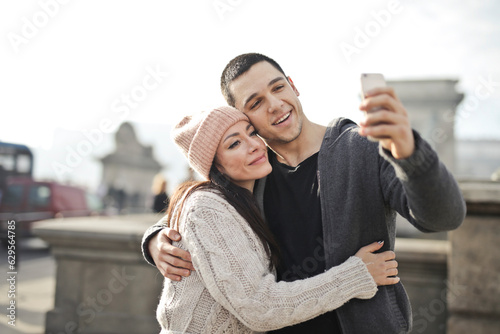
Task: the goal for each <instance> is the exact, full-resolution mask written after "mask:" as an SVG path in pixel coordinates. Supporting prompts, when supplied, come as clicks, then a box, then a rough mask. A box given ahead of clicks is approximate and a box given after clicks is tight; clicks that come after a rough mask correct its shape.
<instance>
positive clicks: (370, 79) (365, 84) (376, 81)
mask: <svg viewBox="0 0 500 334" xmlns="http://www.w3.org/2000/svg"><path fill="white" fill-rule="evenodd" d="M386 86H387V84H386V83H385V78H384V76H383V75H382V74H381V73H362V74H361V97H362V98H363V99H364V98H365V95H366V92H368V91H369V90H372V89H374V88H378V87H386Z"/></svg>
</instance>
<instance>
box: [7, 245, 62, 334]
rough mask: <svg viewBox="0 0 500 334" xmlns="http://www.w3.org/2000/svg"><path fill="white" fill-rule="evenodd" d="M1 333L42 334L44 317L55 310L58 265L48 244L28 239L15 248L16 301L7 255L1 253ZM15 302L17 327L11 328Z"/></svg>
mask: <svg viewBox="0 0 500 334" xmlns="http://www.w3.org/2000/svg"><path fill="white" fill-rule="evenodd" d="M0 254H1V255H0V271H1V273H2V275H1V276H2V279H1V281H0V282H1V283H0V333H2V334H21V333H22V334H43V333H44V332H45V313H46V312H47V311H48V310H50V309H52V308H53V306H54V291H55V262H54V260H53V258H52V256H51V255H50V251H49V249H48V248H47V246H46V244H45V243H44V242H43V241H41V240H40V239H36V238H33V239H26V240H21V241H19V242H18V245H17V247H16V265H17V274H16V275H14V276H15V278H16V280H15V290H16V292H15V297H13V298H11V297H9V288H10V284H9V282H8V281H7V279H8V278H9V277H10V276H11V275H10V274H7V273H8V272H10V270H9V268H8V263H7V256H8V254H7V252H6V249H5V248H4V247H2V250H1V253H0ZM12 300H15V305H16V310H15V317H16V319H15V326H11V325H9V324H8V322H9V321H10V319H9V318H8V317H7V315H8V314H9V310H8V309H7V307H9V305H10V304H9V303H10V302H11V301H12Z"/></svg>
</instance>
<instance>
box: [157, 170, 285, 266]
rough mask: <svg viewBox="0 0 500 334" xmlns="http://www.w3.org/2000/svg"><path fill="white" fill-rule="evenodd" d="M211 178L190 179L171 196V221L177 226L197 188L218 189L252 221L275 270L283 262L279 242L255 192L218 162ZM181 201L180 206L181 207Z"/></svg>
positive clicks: (248, 220) (170, 222) (171, 223)
mask: <svg viewBox="0 0 500 334" xmlns="http://www.w3.org/2000/svg"><path fill="white" fill-rule="evenodd" d="M209 178H210V181H201V182H200V181H198V182H196V181H188V182H184V183H182V184H181V185H179V186H178V187H177V189H176V190H175V192H174V193H173V195H172V197H171V199H170V204H169V206H168V209H167V219H166V220H167V225H168V226H169V227H173V222H179V217H180V215H181V212H182V209H183V207H184V203H185V201H186V199H187V198H188V197H189V196H190V195H191V194H192V193H193V192H195V191H196V190H199V189H215V190H218V191H219V192H220V193H221V194H222V196H223V197H224V199H225V200H226V201H227V202H228V203H229V204H231V205H232V206H233V207H234V208H235V209H236V211H237V212H238V213H239V214H240V215H241V216H242V217H243V218H244V219H245V220H246V221H247V222H248V224H249V225H250V228H251V229H252V230H253V231H254V232H255V234H256V235H257V236H258V238H259V240H260V241H261V242H262V245H263V246H264V249H265V251H266V254H267V256H268V257H269V269H270V270H272V268H273V267H276V268H277V267H278V265H279V247H278V243H277V242H276V240H275V239H274V236H273V234H272V232H271V230H270V229H269V226H268V225H267V223H266V222H265V221H264V219H263V218H262V215H261V213H260V210H259V207H258V205H257V201H256V200H255V198H254V197H253V195H252V193H251V192H250V191H248V190H247V189H244V188H242V187H239V186H237V185H236V184H234V183H232V182H230V181H229V179H228V178H227V177H225V176H224V175H223V174H222V173H221V172H220V171H219V170H218V169H217V167H215V165H214V164H213V165H212V168H211V169H210V174H209ZM178 205H179V207H177V206H178ZM176 208H177V209H176ZM174 213H175V217H174ZM179 223H180V222H179ZM177 228H178V226H177Z"/></svg>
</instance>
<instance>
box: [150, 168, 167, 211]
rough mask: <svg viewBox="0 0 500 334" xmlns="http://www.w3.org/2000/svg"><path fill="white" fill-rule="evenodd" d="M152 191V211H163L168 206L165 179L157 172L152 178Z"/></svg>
mask: <svg viewBox="0 0 500 334" xmlns="http://www.w3.org/2000/svg"><path fill="white" fill-rule="evenodd" d="M151 190H152V191H153V194H154V197H153V207H152V209H153V211H154V212H165V211H166V210H167V207H168V203H169V197H168V194H167V180H165V178H164V177H163V175H161V174H157V175H156V176H155V177H154V179H153V185H152V187H151Z"/></svg>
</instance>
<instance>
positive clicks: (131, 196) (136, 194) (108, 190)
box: [100, 123, 162, 213]
mask: <svg viewBox="0 0 500 334" xmlns="http://www.w3.org/2000/svg"><path fill="white" fill-rule="evenodd" d="M115 142H116V150H115V151H114V152H112V153H110V154H108V155H106V156H105V157H103V158H101V159H100V161H101V163H102V180H101V187H102V189H101V193H104V194H106V195H105V201H106V205H107V206H108V207H112V208H115V209H116V210H117V212H118V213H132V212H145V211H149V210H150V207H151V198H152V193H151V182H152V180H153V178H154V177H155V175H156V174H158V172H160V170H161V169H162V166H161V165H160V163H159V162H158V161H157V160H156V159H155V158H154V156H153V148H152V147H151V146H145V145H142V144H141V143H140V142H139V141H138V139H137V136H136V133H135V130H134V128H133V126H132V125H131V124H130V123H123V124H122V125H121V126H120V128H119V129H118V131H117V132H116V134H115Z"/></svg>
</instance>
